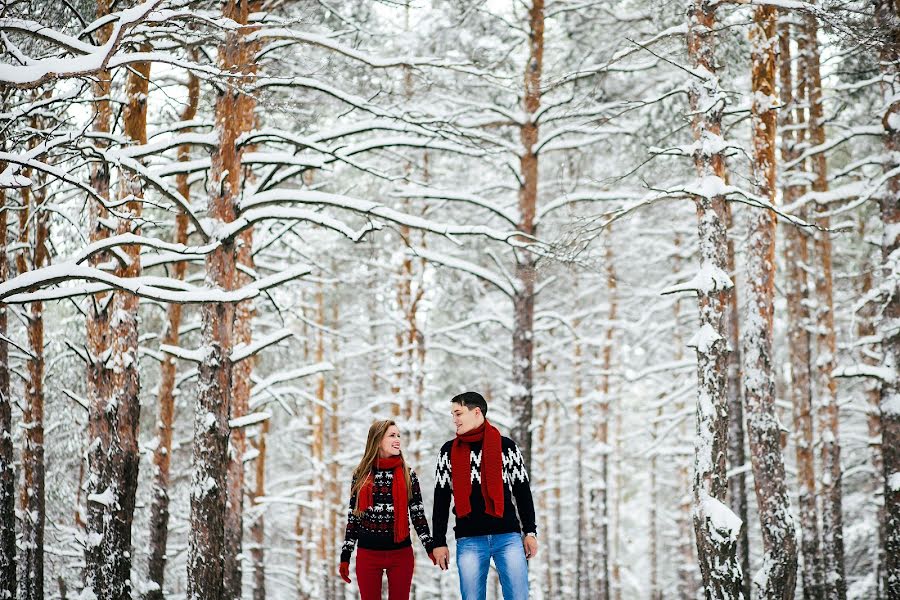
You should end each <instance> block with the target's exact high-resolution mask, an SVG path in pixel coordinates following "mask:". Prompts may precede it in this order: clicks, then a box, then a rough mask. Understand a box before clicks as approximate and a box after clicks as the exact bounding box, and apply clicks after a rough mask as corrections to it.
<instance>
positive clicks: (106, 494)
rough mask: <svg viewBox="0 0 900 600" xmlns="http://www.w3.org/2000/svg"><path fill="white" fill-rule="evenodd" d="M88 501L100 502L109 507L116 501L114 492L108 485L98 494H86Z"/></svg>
mask: <svg viewBox="0 0 900 600" xmlns="http://www.w3.org/2000/svg"><path fill="white" fill-rule="evenodd" d="M87 499H88V502H95V503H97V504H102V505H103V506H105V507H106V508H111V507H113V506H114V505H115V504H116V503H117V499H116V494H115V492H113V491H112V490H111V489H110V488H109V487H107V488H106V489H105V490H103V492H102V493H100V494H88V497H87Z"/></svg>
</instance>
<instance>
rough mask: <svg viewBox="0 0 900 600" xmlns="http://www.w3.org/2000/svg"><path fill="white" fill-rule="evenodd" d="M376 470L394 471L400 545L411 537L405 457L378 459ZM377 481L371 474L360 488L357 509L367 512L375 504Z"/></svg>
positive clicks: (396, 517) (395, 504)
mask: <svg viewBox="0 0 900 600" xmlns="http://www.w3.org/2000/svg"><path fill="white" fill-rule="evenodd" d="M375 468H376V469H392V470H393V471H394V482H393V488H392V489H391V495H392V496H393V498H394V542H396V543H400V542H402V541H403V540H405V539H406V538H408V537H409V510H408V504H409V503H408V502H407V499H406V497H407V496H406V494H407V491H406V473H404V469H403V457H402V456H392V457H391V458H376V459H375ZM374 487H375V479H374V477H372V474H371V473H369V475H368V477H366V481H365V482H364V483H363V485H362V487H361V488H359V498H358V500H357V505H356V506H357V508H359V510H361V511H365V510H367V509H369V508H372V506H373V505H374V504H375V500H374V498H373V496H374V490H373V488H374Z"/></svg>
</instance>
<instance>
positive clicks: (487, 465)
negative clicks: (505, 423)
mask: <svg viewBox="0 0 900 600" xmlns="http://www.w3.org/2000/svg"><path fill="white" fill-rule="evenodd" d="M473 442H482V444H481V495H482V496H483V497H484V508H485V512H487V514H489V515H491V516H492V517H502V516H503V449H502V445H501V442H500V431H499V430H498V429H497V428H496V427H494V426H493V425H491V424H490V423H489V422H488V421H487V419H485V421H484V423H483V424H482V425H481V426H480V427H478V428H477V429H473V430H472V431H469V432H468V433H464V434H462V435H457V436H456V439H455V440H453V447H452V448H450V473H451V474H452V478H453V502H454V504H456V516H457V518H462V517H465V516H466V515H468V514H469V513H470V512H472V504H471V502H470V501H469V496H470V494H471V493H472V461H471V458H470V457H471V454H472V447H471V446H470V445H469V444H471V443H473Z"/></svg>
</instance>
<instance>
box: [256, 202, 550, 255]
mask: <svg viewBox="0 0 900 600" xmlns="http://www.w3.org/2000/svg"><path fill="white" fill-rule="evenodd" d="M281 203H299V204H317V205H324V206H333V207H335V208H341V209H345V210H349V211H352V212H355V213H359V214H362V215H368V216H373V217H379V218H382V219H384V220H386V221H390V222H392V223H396V224H398V225H406V226H408V227H412V228H413V229H419V230H422V231H429V232H431V233H437V234H439V235H443V236H446V237H448V238H450V239H453V236H457V235H459V236H462V235H480V236H484V237H488V238H490V239H493V240H497V241H501V242H505V243H507V244H510V245H513V246H520V247H524V246H527V245H529V244H530V243H532V242H534V241H535V240H534V239H533V238H531V237H530V236H528V235H525V234H523V233H522V232H520V231H516V230H512V231H499V230H496V229H493V228H491V227H485V226H483V225H469V226H464V225H450V224H445V223H437V222H434V221H430V220H428V219H423V218H422V217H417V216H414V215H409V214H406V213H403V212H400V211H397V210H394V209H393V208H390V207H388V206H385V205H384V204H380V203H378V202H371V201H369V200H360V199H357V198H352V197H350V196H345V195H343V194H331V193H328V192H320V191H316V190H289V189H275V190H267V191H264V192H259V193H256V194H252V195H250V196H249V197H247V198H244V199H243V200H242V201H241V203H240V208H241V210H248V209H250V208H255V207H260V206H266V205H270V204H281ZM522 238H524V239H525V240H528V239H530V240H531V242H528V241H522Z"/></svg>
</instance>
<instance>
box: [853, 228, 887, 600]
mask: <svg viewBox="0 0 900 600" xmlns="http://www.w3.org/2000/svg"><path fill="white" fill-rule="evenodd" d="M858 239H861V240H864V239H866V227H865V217H863V218H861V219H860V227H859V236H858ZM863 251H864V252H865V257H864V259H863V264H862V267H861V271H862V282H861V284H862V285H861V286H860V290H859V296H860V298H866V297H870V294H871V293H872V288H873V281H872V273H873V272H874V271H876V268H877V267H875V265H873V264H872V261H871V260H870V258H871V257H870V254H869V252H868V249H867V248H866V249H864V250H863ZM876 310H877V307H876V305H875V303H874V302H868V303H867V304H866V305H865V306H864V307H863V308H862V309H861V310H860V311H859V312H860V315H859V321H858V324H857V338H858V339H859V340H861V341H862V340H874V339H875V336H876V335H877V333H876V329H875V320H876V318H877V316H876ZM859 360H860V362H861V363H862V364H865V365H869V366H871V367H878V366H879V362H880V361H879V359H878V358H877V354H876V352H875V350H874V348H869V347H867V346H863V347H862V348H861V350H860V357H859ZM863 385H864V386H865V395H866V424H867V426H868V433H869V447H870V448H871V451H872V454H871V460H872V471H873V473H875V477H874V480H875V481H874V483H875V489H874V490H873V492H872V493H873V496H875V498H876V502H875V504H876V506H877V507H878V510H877V512H876V523H877V527H878V529H877V533H878V534H877V535H876V537H875V540H874V541H873V544H872V545H873V547H872V565H873V571H874V572H875V597H874V598H873V599H872V600H881V599H882V598H883V597H884V587H885V586H884V544H883V541H884V502H878V501H877V498H878V496H879V495H880V493H881V485H880V484H881V473H882V472H883V470H884V460H883V459H882V456H881V414H880V413H879V411H878V404H879V401H880V399H881V386H880V384H879V382H878V380H876V379H872V378H870V379H867V380H866V381H864V382H863Z"/></svg>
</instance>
